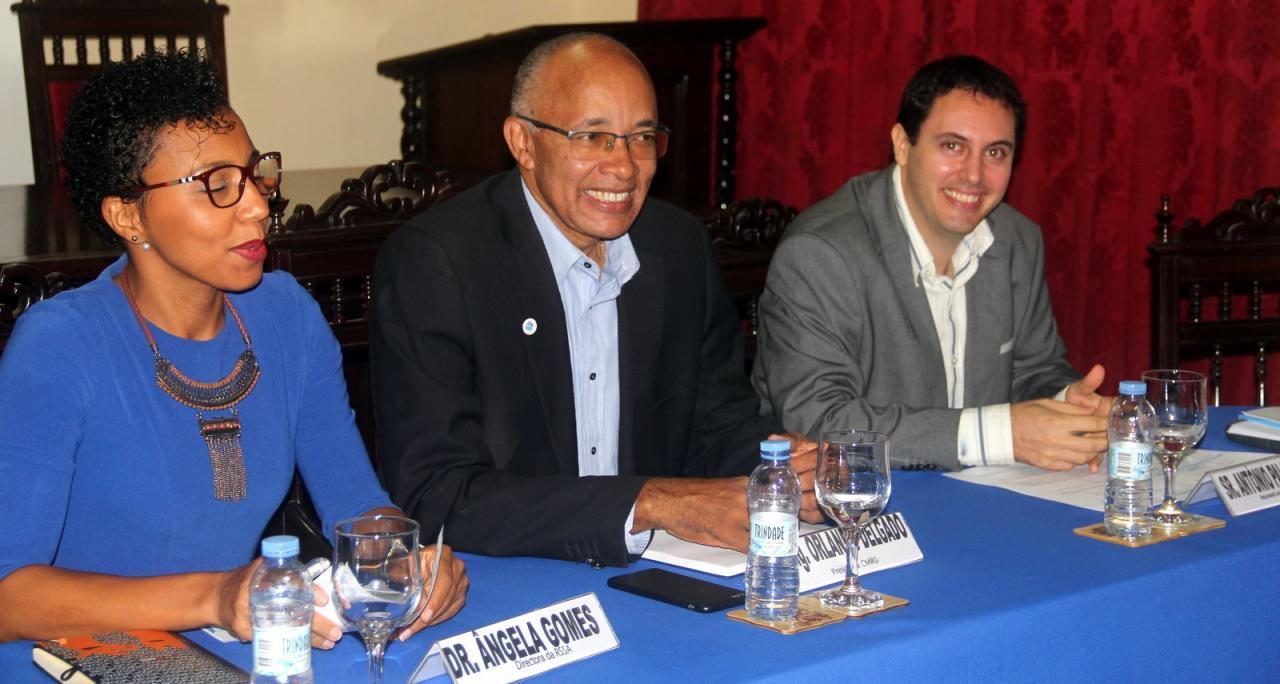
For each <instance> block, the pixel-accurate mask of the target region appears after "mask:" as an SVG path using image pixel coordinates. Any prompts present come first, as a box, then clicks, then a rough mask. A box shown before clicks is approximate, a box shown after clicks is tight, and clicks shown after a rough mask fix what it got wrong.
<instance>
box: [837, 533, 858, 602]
mask: <svg viewBox="0 0 1280 684" xmlns="http://www.w3.org/2000/svg"><path fill="white" fill-rule="evenodd" d="M861 531H862V526H861V525H860V524H858V523H854V524H853V528H852V530H849V529H846V530H845V538H844V541H845V544H844V586H843V587H841V588H840V591H841V592H843V593H845V594H861V593H862V581H861V580H860V579H859V578H858V533H859V532H861Z"/></svg>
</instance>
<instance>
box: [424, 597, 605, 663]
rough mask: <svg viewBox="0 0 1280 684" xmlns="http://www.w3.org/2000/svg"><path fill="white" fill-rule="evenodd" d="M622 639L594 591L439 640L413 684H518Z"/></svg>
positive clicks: (595, 652)
mask: <svg viewBox="0 0 1280 684" xmlns="http://www.w3.org/2000/svg"><path fill="white" fill-rule="evenodd" d="M617 647H618V636H617V635H616V634H614V632H613V626H612V625H610V624H609V619H608V618H607V617H605V614H604V608H602V607H601V606H600V599H598V598H596V595H595V593H594V592H592V593H589V594H583V595H582V596H578V597H575V598H571V599H568V600H565V601H561V602H559V603H553V604H551V605H549V606H547V607H545V608H539V609H537V610H532V611H529V612H528V613H525V614H524V615H518V616H516V617H513V618H509V619H507V620H502V621H500V622H495V623H493V624H491V625H488V626H486V627H481V628H479V629H473V630H471V631H470V632H463V633H462V634H458V635H456V636H452V637H449V638H447V639H441V640H440V641H437V642H436V643H435V645H433V646H432V647H431V650H430V651H428V652H427V655H426V656H424V657H423V658H422V662H420V663H418V668H417V669H416V670H414V672H413V676H411V677H410V678H409V684H417V682H421V681H425V680H427V679H430V678H432V677H438V676H440V675H442V674H445V673H448V675H449V678H450V679H452V680H453V681H454V682H466V683H467V684H472V683H473V682H474V683H477V684H480V683H484V682H514V681H517V680H520V679H525V678H528V677H532V676H534V675H538V674H542V673H543V672H546V671H548V670H554V669H555V668H557V667H562V666H564V665H568V664H569V663H573V662H577V661H579V660H584V659H586V658H590V657H591V656H594V655H597V654H600V653H604V652H605V651H612V650H613V649H615V648H617Z"/></svg>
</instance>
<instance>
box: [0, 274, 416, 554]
mask: <svg viewBox="0 0 1280 684" xmlns="http://www.w3.org/2000/svg"><path fill="white" fill-rule="evenodd" d="M126 260H127V257H121V258H120V259H119V260H117V261H116V262H115V263H113V264H112V265H111V266H109V267H108V268H107V269H106V270H104V271H103V272H102V274H101V275H99V276H98V278H97V279H96V280H94V281H93V282H91V283H88V284H86V285H85V286H83V287H81V288H78V289H75V290H71V291H69V292H64V293H62V294H59V295H58V296H56V297H53V298H51V299H49V300H47V301H44V302H41V303H39V304H37V305H35V306H33V307H31V309H30V310H28V311H27V312H26V313H24V314H23V315H22V316H21V317H20V318H19V319H18V323H17V325H16V326H15V328H14V331H13V335H12V336H11V337H10V339H9V343H8V345H7V347H6V348H5V351H4V356H3V357H0V520H3V521H4V525H5V533H4V534H3V535H0V578H3V577H5V576H7V575H8V574H9V573H11V572H13V571H14V570H16V569H18V568H20V567H23V566H26V565H33V564H44V565H54V566H57V567H60V568H67V569H71V570H83V571H87V572H96V573H106V574H112V575H123V576H145V575H162V574H173V573H185V572H198V571H222V570H229V569H231V568H235V567H237V566H240V565H243V564H245V563H247V562H249V561H250V560H252V559H253V558H254V556H255V555H256V554H257V548H256V544H257V540H258V538H259V537H260V535H261V534H262V531H263V528H264V527H265V526H266V524H267V522H268V519H269V518H270V516H271V514H272V513H273V512H274V511H275V510H276V508H277V507H278V506H279V505H280V502H281V501H283V500H284V497H285V494H286V493H287V491H288V488H289V485H290V483H291V481H292V477H293V472H294V466H295V465H296V466H297V468H298V470H299V471H300V472H301V473H302V477H303V480H304V481H305V483H306V486H307V490H308V492H309V493H310V494H311V497H312V499H313V500H314V501H315V504H316V509H317V511H318V512H319V514H320V517H321V519H322V523H323V525H324V529H325V530H326V531H328V532H327V534H330V535H331V534H332V529H333V524H334V523H335V522H336V521H338V520H340V519H342V518H344V517H349V516H353V515H358V514H360V513H363V512H365V511H368V510H370V509H373V508H377V507H380V506H390V505H391V502H390V500H389V499H388V498H387V495H386V493H385V492H383V490H382V488H381V486H380V485H379V484H378V481H377V478H376V477H375V475H374V473H373V470H372V468H371V466H370V464H369V459H368V457H367V456H366V453H365V449H364V445H363V443H362V442H361V440H360V435H359V433H358V432H357V430H356V427H355V422H354V416H353V413H352V411H351V408H350V405H349V404H348V402H347V394H346V385H345V383H344V381H343V377H342V356H341V353H340V351H339V348H338V344H337V341H336V340H335V339H334V337H333V333H332V332H331V331H330V330H329V326H328V325H327V323H326V322H325V320H324V318H323V316H322V315H321V314H320V310H319V307H318V306H317V304H316V302H315V301H314V300H313V299H312V298H311V296H310V295H308V294H307V292H306V291H305V290H303V289H302V288H301V287H300V286H299V285H298V284H297V282H296V281H295V280H294V279H293V278H292V277H291V276H290V275H289V274H287V273H282V272H274V273H267V274H265V275H264V276H263V279H262V282H261V283H260V284H259V285H258V286H257V287H255V288H254V289H252V290H250V291H248V292H245V293H242V294H236V295H232V297H231V299H232V301H233V302H234V304H235V306H236V309H237V310H238V311H239V313H240V317H241V319H242V320H243V321H244V324H245V327H246V329H247V330H248V331H249V337H250V339H251V341H252V342H253V348H254V352H255V354H256V355H257V358H258V363H259V365H260V367H261V369H262V375H261V378H260V379H259V381H258V384H257V386H256V387H255V388H254V389H253V391H252V392H251V393H250V394H249V395H248V396H247V397H246V398H245V399H244V400H243V401H241V402H240V404H239V405H238V406H237V409H238V410H239V413H240V422H241V430H242V432H241V436H240V443H241V446H242V448H243V451H244V461H245V473H246V479H247V480H248V495H247V497H246V498H245V499H243V500H240V501H236V502H226V501H219V500H217V499H215V498H214V493H213V475H212V473H213V471H212V467H211V465H210V461H209V452H208V448H207V447H206V445H205V442H204V440H203V439H202V438H201V436H200V431H199V427H198V425H197V423H196V411H195V409H192V408H189V407H187V406H183V405H182V404H179V403H178V402H177V401H175V400H174V399H173V398H172V397H171V396H169V395H168V394H166V393H165V392H164V391H163V390H161V389H160V387H159V386H157V384H156V379H155V360H154V356H153V355H152V353H151V348H150V346H148V344H147V340H146V337H145V336H144V335H143V332H142V329H141V327H140V326H139V325H138V321H137V319H136V318H135V317H134V315H133V313H132V311H131V310H130V308H129V304H128V300H126V299H125V297H124V293H123V292H121V290H120V288H119V287H117V286H116V285H115V283H113V282H112V281H111V277H112V276H114V275H116V274H117V273H119V272H120V271H121V270H122V269H123V268H124V265H125V263H126ZM151 332H152V334H153V335H154V336H155V339H156V344H157V345H158V346H159V348H160V353H161V354H162V355H163V356H165V357H166V358H168V359H169V360H170V361H172V362H173V363H174V364H175V365H176V366H177V367H178V368H179V369H181V370H182V372H183V373H184V374H186V375H187V377H190V378H192V379H194V380H199V381H204V382H211V381H216V380H218V379H221V378H222V377H223V376H225V375H226V374H227V373H228V372H229V371H230V370H231V368H232V367H233V366H234V365H235V361H236V359H237V357H238V356H239V354H240V352H242V351H243V350H244V342H243V340H242V339H241V337H240V332H239V329H238V328H237V327H236V325H235V321H234V320H233V319H232V318H231V317H230V316H227V318H226V324H225V325H223V327H222V331H221V332H220V333H219V334H218V336H217V337H216V338H215V339H212V340H208V341H202V342H197V341H192V340H186V339H182V338H177V337H174V336H172V335H169V334H167V333H165V332H163V331H161V330H160V329H159V328H156V327H155V326H151ZM223 413H224V412H214V413H213V415H222V414H223ZM206 417H208V416H206Z"/></svg>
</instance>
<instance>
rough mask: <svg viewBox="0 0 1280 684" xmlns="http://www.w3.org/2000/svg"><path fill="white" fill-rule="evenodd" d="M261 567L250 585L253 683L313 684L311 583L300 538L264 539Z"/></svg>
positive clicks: (281, 536)
mask: <svg viewBox="0 0 1280 684" xmlns="http://www.w3.org/2000/svg"><path fill="white" fill-rule="evenodd" d="M262 556H263V560H262V565H260V566H258V569H257V570H255V571H254V573H253V577H252V578H250V580H249V609H250V612H251V613H252V619H253V684H265V683H266V682H271V683H273V684H275V683H281V684H283V683H288V684H311V681H312V674H311V615H312V611H313V609H314V605H315V604H314V603H313V599H314V597H313V596H312V592H311V581H310V580H309V579H308V578H307V576H306V571H305V570H304V569H303V567H302V564H301V563H299V562H298V538H297V537H293V536H289V535H279V536H275V537H267V538H266V539H263V540H262Z"/></svg>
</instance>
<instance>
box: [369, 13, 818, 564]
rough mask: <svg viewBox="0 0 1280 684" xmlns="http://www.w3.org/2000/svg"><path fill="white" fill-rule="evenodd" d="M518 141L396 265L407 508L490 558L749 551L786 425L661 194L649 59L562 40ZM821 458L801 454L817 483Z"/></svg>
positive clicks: (528, 105) (389, 282) (388, 421)
mask: <svg viewBox="0 0 1280 684" xmlns="http://www.w3.org/2000/svg"><path fill="white" fill-rule="evenodd" d="M503 133H504V135H505V137H506V140H507V143H508V146H509V147H510V149H511V152H512V155H513V156H514V157H515V159H516V162H517V168H516V169H515V170H514V171H510V172H507V173H503V174H499V175H497V176H494V177H492V178H490V179H488V180H486V181H484V182H483V183H481V184H480V185H478V186H477V187H474V188H471V189H470V190H468V191H467V192H465V193H463V194H461V195H459V196H458V197H456V198H454V199H452V200H450V201H448V202H445V203H444V204H442V205H440V206H439V207H437V208H435V209H433V210H432V211H430V212H428V213H427V214H425V215H423V216H420V217H418V218H416V219H414V220H413V221H410V222H409V224H408V225H406V226H405V227H403V228H402V229H400V230H398V231H397V232H396V233H395V234H393V235H392V236H391V237H390V238H389V239H388V241H387V243H386V244H385V245H384V247H383V249H382V252H381V254H380V256H379V259H378V264H377V270H376V277H375V287H374V299H373V301H374V311H373V326H372V332H371V355H372V362H373V380H374V392H375V397H376V411H377V421H378V430H379V439H380V450H379V453H380V457H381V469H382V476H383V478H384V480H385V481H386V484H387V487H388V489H389V491H390V492H391V494H392V497H393V499H394V500H395V501H396V502H397V503H398V504H399V505H400V506H401V507H403V508H404V510H405V511H407V512H409V513H410V514H411V515H413V516H414V517H416V518H417V519H418V520H419V521H421V522H422V523H423V524H424V529H425V530H428V531H429V532H428V534H432V533H434V529H436V528H438V527H439V526H440V525H441V524H444V525H445V537H446V539H447V540H448V541H449V543H450V544H452V545H453V546H454V548H456V549H460V550H465V551H472V552H477V553H485V554H492V555H535V556H549V557H553V558H565V559H572V560H579V561H585V562H589V563H594V564H608V565H621V564H625V563H626V562H628V560H630V559H634V557H635V556H636V554H638V553H639V552H640V551H642V550H643V548H644V545H645V544H646V543H647V541H648V538H649V534H650V532H649V531H650V530H654V529H667V530H669V531H670V532H672V533H673V534H676V535H677V536H680V537H683V538H686V539H690V540H693V541H698V542H702V543H707V544H714V545H719V546H726V547H732V548H738V549H745V547H746V540H747V533H746V529H747V506H746V499H745V479H744V478H743V477H742V476H743V475H745V474H747V473H748V472H750V470H751V468H752V467H753V466H754V465H755V464H756V463H757V462H758V443H759V441H760V440H762V439H765V438H767V437H769V436H770V435H771V434H772V433H778V432H781V426H780V425H779V424H778V423H777V422H776V421H775V420H773V419H772V418H769V417H761V416H759V415H758V410H757V406H758V404H757V401H758V400H757V399H756V397H755V395H754V394H753V392H752V390H751V387H750V385H749V383H748V381H747V379H746V376H745V373H744V371H743V358H742V348H741V346H742V345H741V325H740V322H739V320H738V317H737V315H736V312H735V311H734V309H733V307H732V305H731V303H730V301H729V299H728V296H727V294H726V292H725V290H724V286H723V284H722V283H721V280H720V273H719V270H718V269H717V266H716V262H715V260H714V258H713V256H712V253H711V247H710V244H709V242H708V240H707V236H706V233H705V229H704V228H703V226H702V224H701V222H699V221H698V220H697V219H695V218H694V217H693V216H691V215H689V214H688V213H687V212H685V211H682V210H680V209H677V208H676V207H673V206H671V205H669V204H666V203H664V202H661V201H658V200H652V199H646V193H647V191H648V188H649V183H650V181H651V180H652V178H653V174H654V171H655V170H656V165H657V161H656V160H657V158H658V157H659V156H661V154H662V152H663V149H664V148H665V144H666V136H667V135H668V133H667V131H666V129H665V128H664V127H662V125H661V124H659V123H658V121H657V107H656V100H655V97H654V92H653V86H652V84H651V83H650V81H649V77H648V75H647V73H646V72H645V71H644V68H643V66H641V65H640V63H639V61H637V60H636V58H635V57H634V55H632V54H631V53H630V51H629V50H627V49H626V48H625V47H623V46H622V45H621V44H618V43H616V42H615V41H612V40H611V39H608V38H605V37H603V36H598V35H575V36H569V37H566V38H561V39H556V40H553V41H550V42H549V43H548V44H545V45H543V46H541V47H539V48H537V49H535V51H534V52H533V53H531V54H530V56H529V57H528V58H527V59H526V61H525V64H524V65H522V67H521V69H520V72H519V74H518V75H517V79H516V86H515V88H514V91H513V96H512V116H510V117H508V118H507V120H506V122H505V124H504V128H503ZM805 448H809V449H811V448H812V445H811V443H807V444H806V445H805ZM812 468H813V454H811V453H809V454H806V455H804V456H803V457H800V458H797V469H798V470H800V471H802V472H803V473H805V474H806V478H805V482H806V483H807V484H808V488H809V489H811V488H812V473H811V471H812ZM805 516H806V517H807V518H809V519H819V517H820V515H819V514H818V513H817V509H816V506H815V504H814V501H813V498H812V494H811V493H810V494H809V496H807V497H806V500H805Z"/></svg>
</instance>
